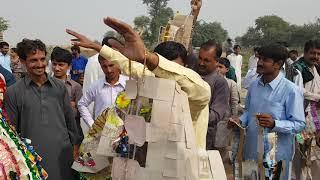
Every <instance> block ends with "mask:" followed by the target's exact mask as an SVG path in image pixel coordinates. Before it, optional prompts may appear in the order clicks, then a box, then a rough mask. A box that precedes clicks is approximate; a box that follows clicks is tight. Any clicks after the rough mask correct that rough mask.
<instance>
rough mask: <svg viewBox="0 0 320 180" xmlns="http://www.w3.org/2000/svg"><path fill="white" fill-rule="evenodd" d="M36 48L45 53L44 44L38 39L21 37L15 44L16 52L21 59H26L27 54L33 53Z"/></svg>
mask: <svg viewBox="0 0 320 180" xmlns="http://www.w3.org/2000/svg"><path fill="white" fill-rule="evenodd" d="M37 50H39V51H42V52H44V53H45V54H47V50H46V45H45V44H44V43H43V42H42V41H41V40H39V39H36V40H30V39H23V40H22V41H21V42H19V43H18V44H17V53H18V56H19V57H20V58H21V59H22V60H26V59H27V57H28V55H29V54H31V53H32V54H34V53H36V52H37Z"/></svg>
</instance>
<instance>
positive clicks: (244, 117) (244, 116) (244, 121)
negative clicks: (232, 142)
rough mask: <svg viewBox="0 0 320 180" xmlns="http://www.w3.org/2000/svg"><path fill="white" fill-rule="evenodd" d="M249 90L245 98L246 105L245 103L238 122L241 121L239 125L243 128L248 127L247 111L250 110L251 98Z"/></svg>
mask: <svg viewBox="0 0 320 180" xmlns="http://www.w3.org/2000/svg"><path fill="white" fill-rule="evenodd" d="M250 91H251V90H248V94H247V97H246V103H245V109H244V112H243V114H242V115H241V116H240V121H241V125H242V126H243V127H247V126H248V114H249V112H248V109H249V108H250V98H251V94H250Z"/></svg>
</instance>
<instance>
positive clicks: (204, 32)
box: [192, 21, 228, 47]
mask: <svg viewBox="0 0 320 180" xmlns="http://www.w3.org/2000/svg"><path fill="white" fill-rule="evenodd" d="M227 37H228V32H227V30H225V29H224V28H223V27H222V26H221V23H219V22H209V23H207V22H203V23H200V22H199V21H198V22H197V23H196V24H195V27H194V32H193V37H192V45H193V46H194V47H198V46H200V45H201V44H202V43H204V42H205V41H207V40H209V39H214V40H216V41H218V42H220V43H221V42H223V41H225V40H226V39H227Z"/></svg>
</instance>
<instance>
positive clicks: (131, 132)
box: [124, 115, 146, 147]
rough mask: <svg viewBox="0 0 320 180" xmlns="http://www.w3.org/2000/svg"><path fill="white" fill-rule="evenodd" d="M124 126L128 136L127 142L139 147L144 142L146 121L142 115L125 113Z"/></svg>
mask: <svg viewBox="0 0 320 180" xmlns="http://www.w3.org/2000/svg"><path fill="white" fill-rule="evenodd" d="M124 127H125V128H126V131H127V133H128V136H129V143H130V144H135V145H137V146H139V147H141V146H143V144H144V143H145V142H146V122H145V120H144V118H143V117H142V116H136V115H127V116H126V120H125V121H124Z"/></svg>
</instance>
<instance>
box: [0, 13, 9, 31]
mask: <svg viewBox="0 0 320 180" xmlns="http://www.w3.org/2000/svg"><path fill="white" fill-rule="evenodd" d="M8 28H9V21H8V20H5V19H4V18H3V17H0V32H3V31H6V30H7V29H8Z"/></svg>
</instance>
